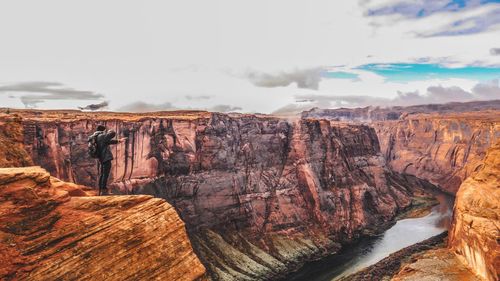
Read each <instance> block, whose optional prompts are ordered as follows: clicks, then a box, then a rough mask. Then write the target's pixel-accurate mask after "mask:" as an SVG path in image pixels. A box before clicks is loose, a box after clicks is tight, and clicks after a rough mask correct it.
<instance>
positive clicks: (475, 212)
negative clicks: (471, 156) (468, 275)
mask: <svg viewBox="0 0 500 281" xmlns="http://www.w3.org/2000/svg"><path fill="white" fill-rule="evenodd" d="M449 245H450V247H451V249H452V250H453V251H454V252H455V253H456V254H457V255H458V257H459V258H460V259H461V260H462V262H463V263H465V264H466V265H468V266H469V267H470V268H471V269H472V270H473V271H474V272H475V273H476V274H478V275H479V276H481V277H483V278H485V279H486V280H500V141H499V142H497V143H496V145H494V146H493V147H492V148H491V149H490V150H489V151H488V154H487V156H486V158H485V161H484V164H483V165H481V167H480V168H479V171H478V172H477V173H476V174H475V175H473V176H471V177H469V178H468V179H466V180H465V181H464V182H463V183H462V185H461V186H460V189H459V191H458V193H457V198H456V201H455V208H454V217H453V228H452V230H451V232H450V241H449Z"/></svg>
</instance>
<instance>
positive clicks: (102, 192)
mask: <svg viewBox="0 0 500 281" xmlns="http://www.w3.org/2000/svg"><path fill="white" fill-rule="evenodd" d="M106 195H109V190H108V189H107V188H104V189H103V190H101V196H106Z"/></svg>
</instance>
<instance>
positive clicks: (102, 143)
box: [96, 130, 118, 163]
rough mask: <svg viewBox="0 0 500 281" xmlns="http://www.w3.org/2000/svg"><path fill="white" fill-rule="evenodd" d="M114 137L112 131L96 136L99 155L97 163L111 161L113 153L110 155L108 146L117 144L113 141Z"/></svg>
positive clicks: (114, 134)
mask: <svg viewBox="0 0 500 281" xmlns="http://www.w3.org/2000/svg"><path fill="white" fill-rule="evenodd" d="M96 133H99V132H96ZM115 136H116V133H115V131H113V130H109V131H105V132H102V133H100V134H99V135H98V136H97V150H98V153H99V161H100V162H101V163H104V162H106V161H111V160H113V153H111V149H109V145H110V144H117V143H118V141H117V140H114V139H113V138H114V137H115Z"/></svg>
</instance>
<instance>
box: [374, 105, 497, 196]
mask: <svg viewBox="0 0 500 281" xmlns="http://www.w3.org/2000/svg"><path fill="white" fill-rule="evenodd" d="M371 125H372V126H373V127H374V128H375V130H376V131H377V135H378V137H379V140H380V145H381V149H382V153H383V154H384V155H385V157H386V160H387V162H388V165H389V167H390V168H391V169H392V170H394V171H397V172H400V173H408V174H412V175H415V176H417V177H419V178H422V179H426V180H429V181H430V182H432V183H434V184H436V185H438V186H440V187H441V188H442V189H444V190H446V191H448V192H450V193H456V192H457V190H458V187H459V186H460V184H461V183H462V181H463V180H465V179H466V178H467V177H469V176H470V175H472V174H473V173H474V172H475V171H477V170H478V169H479V168H480V166H481V163H482V161H483V159H484V157H485V155H486V151H487V149H488V148H489V147H490V146H491V145H492V144H494V143H495V142H496V141H497V140H498V139H500V111H490V112H488V111H486V112H480V113H462V114H459V115H450V114H448V115H411V116H408V117H406V118H404V119H403V120H398V121H386V122H375V123H372V124H371Z"/></svg>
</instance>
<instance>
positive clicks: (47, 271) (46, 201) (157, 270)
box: [0, 167, 207, 280]
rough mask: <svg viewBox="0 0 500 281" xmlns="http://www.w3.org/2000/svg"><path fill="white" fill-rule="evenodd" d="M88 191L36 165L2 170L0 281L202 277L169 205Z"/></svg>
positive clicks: (0, 173)
mask: <svg viewBox="0 0 500 281" xmlns="http://www.w3.org/2000/svg"><path fill="white" fill-rule="evenodd" d="M92 194H93V192H92V191H88V190H85V189H82V187H81V186H78V185H75V184H72V183H66V182H62V181H60V180H58V179H56V178H53V177H51V176H50V175H49V173H47V172H46V171H45V170H43V169H41V168H40V167H25V168H0V279H1V280H167V279H168V280H206V278H207V277H206V274H205V268H204V266H203V265H202V264H201V262H200V261H199V259H198V258H197V256H196V255H195V254H194V252H193V249H192V247H191V243H190V241H189V239H188V236H187V233H186V230H185V227H184V223H183V222H182V221H181V220H180V219H179V217H178V215H177V213H176V211H175V210H174V208H173V207H172V206H171V205H169V204H168V203H166V202H165V201H164V200H162V199H157V198H153V197H151V196H147V195H143V196H107V197H97V196H87V195H92ZM72 195H78V196H76V197H75V196H72Z"/></svg>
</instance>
